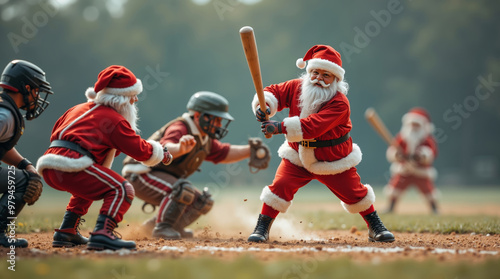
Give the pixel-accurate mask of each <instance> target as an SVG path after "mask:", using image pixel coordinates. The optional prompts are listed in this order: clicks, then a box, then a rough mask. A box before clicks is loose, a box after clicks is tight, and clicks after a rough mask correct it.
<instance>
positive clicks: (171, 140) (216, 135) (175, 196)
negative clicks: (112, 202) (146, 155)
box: [122, 91, 270, 239]
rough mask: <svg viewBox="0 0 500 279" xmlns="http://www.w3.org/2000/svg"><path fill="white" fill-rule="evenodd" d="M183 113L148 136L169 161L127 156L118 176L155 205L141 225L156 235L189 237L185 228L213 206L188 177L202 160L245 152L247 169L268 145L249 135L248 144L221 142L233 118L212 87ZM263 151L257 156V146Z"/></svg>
mask: <svg viewBox="0 0 500 279" xmlns="http://www.w3.org/2000/svg"><path fill="white" fill-rule="evenodd" d="M187 109H188V112H186V113H184V114H183V115H182V116H180V117H178V118H176V119H174V120H172V121H170V122H168V123H167V124H165V125H164V126H163V127H162V128H160V129H159V130H158V131H156V132H155V133H154V134H153V135H152V136H151V137H150V139H152V140H156V141H159V142H160V143H161V144H162V145H163V146H166V147H167V148H168V150H169V151H170V153H171V154H172V155H173V157H174V161H173V162H172V163H171V164H170V165H168V166H164V165H157V166H154V167H146V166H144V165H141V164H139V163H137V162H136V161H134V160H133V159H132V158H130V157H127V158H125V160H124V167H123V169H122V175H123V176H124V177H125V178H126V179H127V180H128V181H130V183H132V185H133V186H134V189H135V194H136V197H138V198H140V199H142V200H144V201H145V202H146V203H149V204H151V205H153V206H159V212H158V215H157V216H156V217H155V218H153V219H150V220H148V221H146V222H145V223H144V227H145V229H146V230H147V231H148V232H151V231H152V235H153V237H155V238H164V239H180V238H190V237H193V233H192V231H190V230H186V229H185V227H186V226H188V225H190V224H191V223H193V222H194V221H195V220H196V219H198V218H199V217H200V216H201V215H202V214H206V213H208V211H209V210H210V209H211V208H212V205H213V200H212V198H211V197H210V194H209V193H208V190H207V189H205V190H204V191H203V192H201V191H199V190H198V189H196V188H195V187H193V185H192V184H191V182H189V181H188V180H187V177H189V176H190V175H191V174H193V173H194V172H195V171H197V170H198V168H199V167H200V166H201V164H202V163H203V161H211V162H212V163H214V164H217V163H224V164H230V163H235V162H238V161H241V160H244V159H246V158H249V157H250V162H249V165H250V167H251V168H252V167H253V168H256V169H263V168H267V165H268V162H269V160H270V156H269V149H268V148H267V146H266V145H264V144H263V143H262V141H261V140H260V139H259V138H250V139H249V144H247V145H231V144H229V143H222V142H220V141H219V140H220V139H222V138H223V137H224V136H225V135H226V134H227V132H228V130H227V127H228V125H229V123H230V122H231V121H232V120H233V117H232V116H231V115H230V114H229V113H228V109H229V104H228V102H227V100H226V99H225V98H224V97H222V96H220V95H218V94H216V93H213V92H207V91H202V92H198V93H195V94H194V95H193V96H191V98H190V99H189V102H188V104H187ZM259 149H262V150H263V151H265V152H260V151H259V153H260V154H263V153H265V156H261V158H260V159H259V158H257V156H256V155H257V150H259Z"/></svg>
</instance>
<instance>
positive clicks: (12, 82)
mask: <svg viewBox="0 0 500 279" xmlns="http://www.w3.org/2000/svg"><path fill="white" fill-rule="evenodd" d="M26 85H29V86H30V88H31V90H33V89H35V90H36V91H37V92H38V95H34V94H33V93H32V92H30V91H31V90H30V91H28V90H27V89H26ZM0 87H2V88H5V89H7V90H10V91H12V92H17V93H20V94H21V95H22V96H23V101H24V106H22V107H21V109H24V110H26V115H25V117H26V119H27V120H31V119H34V118H37V117H38V116H39V115H40V114H42V112H43V111H44V110H45V109H46V108H47V106H48V105H49V102H48V101H47V97H48V95H49V94H54V92H52V88H51V87H50V83H49V82H48V81H47V80H46V79H45V72H44V71H43V70H42V69H40V67H38V66H37V65H35V64H33V63H30V62H28V61H24V60H13V61H11V62H10V63H9V64H7V66H6V67H5V69H4V70H3V73H2V77H1V79H0ZM43 94H45V95H43ZM30 95H32V97H33V100H34V101H33V102H30V101H29V96H30Z"/></svg>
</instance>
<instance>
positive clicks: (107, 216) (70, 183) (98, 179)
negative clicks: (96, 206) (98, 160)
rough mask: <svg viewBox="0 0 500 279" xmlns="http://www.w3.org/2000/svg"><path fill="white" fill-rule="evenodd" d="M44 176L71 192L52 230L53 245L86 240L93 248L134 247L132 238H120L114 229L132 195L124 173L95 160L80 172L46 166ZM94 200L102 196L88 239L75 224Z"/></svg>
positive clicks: (71, 243)
mask: <svg viewBox="0 0 500 279" xmlns="http://www.w3.org/2000/svg"><path fill="white" fill-rule="evenodd" d="M43 176H44V179H45V181H46V182H47V184H49V185H50V186H51V187H52V188H54V189H57V190H60V191H66V192H69V193H71V194H72V197H71V199H70V201H69V203H68V205H67V207H66V213H65V215H64V218H63V222H62V224H61V227H60V228H59V229H58V230H56V232H55V233H54V242H53V243H52V244H53V246H54V247H62V246H74V245H80V244H87V247H88V249H94V250H102V249H112V250H118V249H121V248H126V249H135V242H133V241H124V240H121V239H120V236H119V235H118V234H117V233H116V232H115V231H114V230H115V228H117V227H118V224H117V223H119V222H121V221H122V220H123V215H124V214H125V212H127V210H128V209H129V208H130V205H131V203H132V200H133V198H134V188H133V187H132V185H130V183H128V182H127V181H126V180H125V179H124V178H123V177H121V176H120V175H118V174H117V173H115V172H114V171H112V170H110V169H108V168H105V167H102V166H100V165H97V164H94V165H91V166H90V167H88V168H87V169H85V170H83V171H80V172H63V171H58V170H53V169H45V170H44V171H43ZM96 200H103V205H102V207H101V210H100V212H99V213H100V214H99V216H98V218H97V222H96V226H95V228H94V231H93V232H92V233H91V236H90V238H89V239H87V238H85V237H83V236H81V235H80V233H79V231H78V225H79V223H80V222H81V221H82V219H81V217H82V216H83V215H85V214H87V212H88V209H89V207H90V206H91V205H92V202H93V201H96Z"/></svg>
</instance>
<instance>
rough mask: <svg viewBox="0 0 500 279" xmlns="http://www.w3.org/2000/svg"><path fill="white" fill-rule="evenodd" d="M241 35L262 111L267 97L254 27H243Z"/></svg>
mask: <svg viewBox="0 0 500 279" xmlns="http://www.w3.org/2000/svg"><path fill="white" fill-rule="evenodd" d="M240 37H241V44H242V45H243V50H244V51H245V57H246V59H247V63H248V68H249V69H250V74H251V75H252V80H253V85H254V87H255V91H256V92H257V97H258V98H259V105H260V107H261V108H262V111H265V109H266V99H265V98H264V87H263V86H262V76H261V74H260V63H259V53H258V51H257V43H256V42H255V36H254V33H253V28H252V27H250V26H244V27H241V29H240ZM266 120H269V116H268V115H267V114H266ZM270 137H271V135H266V138H270Z"/></svg>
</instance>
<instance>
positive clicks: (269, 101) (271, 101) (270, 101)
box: [252, 91, 278, 118]
mask: <svg viewBox="0 0 500 279" xmlns="http://www.w3.org/2000/svg"><path fill="white" fill-rule="evenodd" d="M264 99H265V100H266V105H268V106H269V109H270V110H271V114H270V115H269V117H270V118H271V117H273V116H274V115H275V114H276V112H277V111H278V99H276V97H275V96H274V95H273V93H271V92H268V91H264ZM259 107H260V105H259V97H258V96H257V94H255V95H254V96H253V100H252V112H253V114H254V115H255V111H256V110H257V109H258V108H259Z"/></svg>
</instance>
